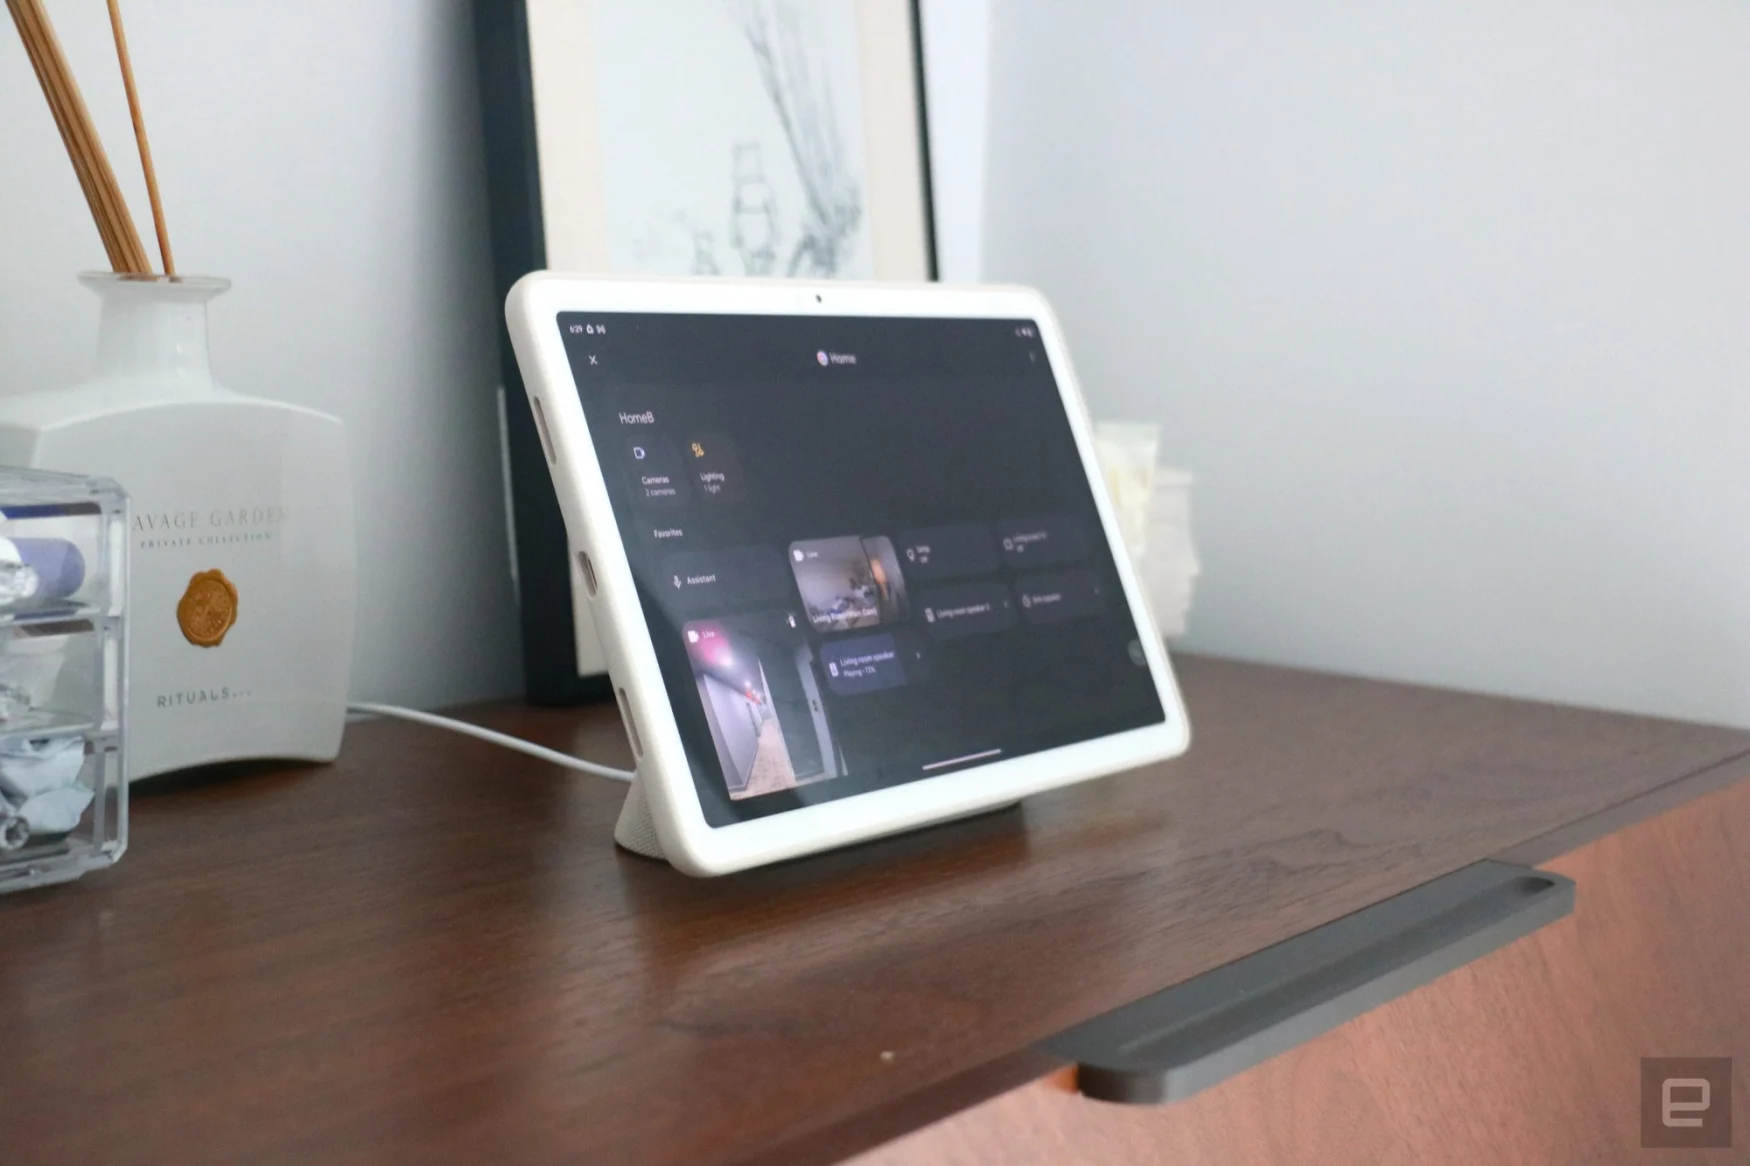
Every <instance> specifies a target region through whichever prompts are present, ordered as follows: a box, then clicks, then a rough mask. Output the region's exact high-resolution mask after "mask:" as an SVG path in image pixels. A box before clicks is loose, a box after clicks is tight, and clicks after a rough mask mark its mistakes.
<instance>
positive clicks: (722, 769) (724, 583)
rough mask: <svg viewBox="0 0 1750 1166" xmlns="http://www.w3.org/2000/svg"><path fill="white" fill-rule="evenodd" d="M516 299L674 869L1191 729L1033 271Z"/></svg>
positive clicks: (1122, 758)
mask: <svg viewBox="0 0 1750 1166" xmlns="http://www.w3.org/2000/svg"><path fill="white" fill-rule="evenodd" d="M506 311H507V316H508V318H509V323H510V333H511V337H512V340H513V342H514V345H515V348H516V353H517V359H518V363H519V365H520V366H521V370H522V374H523V379H524V382H525V384H526V386H527V389H528V393H529V397H530V403H531V406H532V409H533V412H534V415H535V419H536V425H537V428H538V429H539V430H540V433H541V439H542V442H543V446H544V449H545V452H546V454H547V458H548V461H549V464H550V467H551V469H552V474H553V483H554V487H555V490H556V492H557V494H558V498H559V503H560V507H561V509H562V510H563V512H564V515H565V521H566V528H567V532H568V534H569V537H570V540H571V543H572V547H573V550H574V553H575V554H576V555H577V556H578V561H579V567H580V569H581V572H582V574H583V576H584V580H585V584H586V589H587V590H588V593H589V603H590V606H591V609H592V612H593V616H594V619H595V623H596V628H597V631H598V632H599V633H600V636H601V641H602V646H603V649H604V652H605V654H606V656H607V662H608V669H609V673H610V676H611V678H612V681H613V684H614V688H615V694H616V697H617V699H618V700H619V703H620V709H621V712H622V714H623V715H624V717H625V718H626V731H627V735H628V737H629V738H630V740H631V743H632V747H633V750H634V752H635V754H636V757H637V768H638V781H637V788H636V789H635V790H634V794H633V798H632V799H630V800H629V805H631V804H632V803H635V802H641V803H642V804H643V805H645V806H647V807H648V811H647V812H648V815H649V820H650V821H649V826H650V828H653V829H654V834H655V840H656V842H657V844H658V845H659V846H660V851H661V853H662V855H663V856H664V857H666V858H667V859H668V860H669V861H670V862H671V863H673V864H674V865H675V866H676V867H678V868H679V869H681V870H683V871H686V872H687V873H689V874H695V875H709V874H720V873H723V872H727V871H732V870H737V869H740V868H743V867H748V866H753V865H756V864H759V863H764V862H771V861H775V860H778V859H783V858H789V857H792V856H795V855H799V854H803V853H806V852H809V851H813V850H820V849H825V848H828V847H833V846H840V845H843V844H845V843H849V842H855V841H858V840H861V839H866V838H871V837H875V836H877V835H881V834H887V833H891V832H895V831H898V830H903V829H908V828H910V827H914V826H920V825H924V824H927V823H931V822H936V821H941V820H944V819H947V818H951V817H956V816H961V815H965V814H970V813H974V812H977V811H979V810H983V809H988V808H992V807H996V806H1001V805H1005V804H1007V803H1011V802H1014V801H1016V800H1017V799H1019V798H1022V797H1025V796H1027V795H1029V794H1032V793H1037V792H1039V791H1042V790H1046V789H1051V788H1053V787H1057V786H1063V785H1067V784H1069V783H1072V782H1077V781H1084V780H1087V779H1089V778H1094V777H1098V776H1101V775H1103V774H1107V773H1112V772H1115V771H1117V770H1121V769H1126V768H1131V767H1134V766H1139V765H1142V764H1144V763H1147V762H1153V761H1157V760H1160V759H1162V758H1166V757H1170V756H1172V755H1174V754H1176V753H1179V752H1181V751H1183V750H1184V748H1185V747H1186V744H1187V742H1188V739H1189V732H1188V727H1187V723H1186V718H1185V713H1184V710H1183V707H1182V705H1181V703H1180V699H1179V695H1178V691H1177V688H1176V686H1175V683H1174V680H1173V676H1172V672H1171V670H1170V668H1169V665H1168V662H1167V658H1166V653H1165V651H1164V650H1163V647H1162V644H1161V640H1160V637H1159V636H1158V635H1157V634H1156V633H1155V631H1154V629H1153V626H1152V624H1151V622H1150V618H1149V614H1148V610H1147V607H1146V605H1145V604H1144V602H1143V601H1142V599H1141V595H1140V592H1139V590H1138V587H1137V583H1136V580H1135V578H1134V577H1133V574H1132V571H1131V567H1130V563H1129V559H1128V556H1127V555H1125V554H1123V553H1122V552H1121V551H1120V549H1119V548H1120V546H1121V544H1120V543H1119V540H1118V535H1117V528H1116V526H1115V525H1114V521H1113V516H1112V511H1111V506H1110V504H1109V502H1108V500H1107V498H1106V492H1105V489H1104V487H1103V485H1102V484H1101V476H1100V474H1099V472H1098V469H1097V466H1096V463H1095V461H1094V455H1093V446H1092V442H1091V439H1090V435H1089V426H1088V422H1087V418H1086V415H1085V412H1084V409H1083V406H1082V403H1081V397H1080V394H1079V392H1078V391H1077V388H1076V383H1075V377H1074V375H1073V373H1072V372H1071V370H1070V365H1069V360H1068V356H1067V354H1066V352H1065V349H1064V343H1063V338H1062V335H1061V333H1060V331H1059V329H1058V326H1057V323H1056V321H1055V319H1054V318H1053V316H1052V314H1051V310H1050V308H1049V307H1048V306H1047V305H1046V303H1045V301H1044V299H1043V298H1042V297H1040V296H1039V295H1038V293H1036V292H1033V291H1030V290H1026V289H1021V288H1002V287H968V288H952V287H943V286H906V285H877V284H846V283H830V284H819V285H815V284H802V283H796V282H790V281H737V280H727V279H706V280H645V279H623V278H596V277H589V278H586V277H570V276H564V275H558V274H549V273H537V274H534V275H530V276H527V277H525V278H524V279H523V280H522V281H520V282H519V283H518V284H517V285H516V286H515V287H514V288H513V289H512V291H511V293H510V296H509V300H508V303H507V308H506ZM638 812H639V813H640V814H642V813H644V812H645V811H644V810H643V809H639V811H638ZM622 827H625V820H624V818H623V819H622ZM617 836H618V837H620V838H621V839H622V841H625V840H626V839H627V837H628V833H627V831H626V830H625V829H624V828H623V829H622V830H621V831H620V832H619V833H618V835H617ZM639 848H640V849H647V850H649V849H654V848H653V847H639Z"/></svg>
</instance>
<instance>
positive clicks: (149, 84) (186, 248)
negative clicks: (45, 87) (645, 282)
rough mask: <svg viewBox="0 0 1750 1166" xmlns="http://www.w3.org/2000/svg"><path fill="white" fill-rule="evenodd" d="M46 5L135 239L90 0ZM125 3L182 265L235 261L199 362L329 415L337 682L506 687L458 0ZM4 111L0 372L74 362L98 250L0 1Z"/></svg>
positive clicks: (123, 137) (48, 377)
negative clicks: (346, 585)
mask: <svg viewBox="0 0 1750 1166" xmlns="http://www.w3.org/2000/svg"><path fill="white" fill-rule="evenodd" d="M48 10H49V14H50V16H51V18H52V19H53V20H54V22H55V24H56V27H57V29H58V31H59V33H60V36H61V39H62V41H63V43H64V44H65V46H66V48H67V51H68V55H69V57H70V58H71V61H72V64H73V67H74V70H75V73H76V75H77V77H78V78H79V80H80V82H81V84H82V85H83V87H84V90H85V95H86V101H87V103H88V104H89V105H90V106H91V109H92V113H93V115H94V117H95V119H96V121H97V124H98V130H99V132H100V133H101V134H102V136H103V139H104V142H105V143H106V145H107V147H108V150H109V154H110V157H111V161H112V163H113V164H114V166H115V168H116V170H117V172H118V174H119V175H120V176H121V177H122V179H123V181H124V183H125V185H126V186H127V189H128V191H129V193H130V195H131V198H132V204H133V207H134V213H135V217H136V219H137V220H138V222H139V224H140V228H141V231H142V234H143V235H144V236H145V237H146V238H148V239H149V238H150V235H151V228H150V224H149V218H148V212H147V205H146V199H145V194H144V185H143V183H142V182H141V181H140V180H139V179H138V177H137V175H138V171H139V167H138V164H137V161H136V159H135V156H134V154H133V151H132V136H131V133H130V130H129V124H128V120H127V110H126V104H125V99H124V97H123V95H122V91H121V84H120V81H119V80H118V78H117V74H116V66H115V58H114V47H113V45H112V43H111V41H110V39H109V28H108V23H107V20H106V16H105V10H104V6H103V5H102V4H93V3H89V2H85V0H80V2H78V3H75V2H73V0H49V4H48ZM123 10H124V13H125V15H126V17H127V20H128V35H129V41H130V48H131V49H132V54H133V60H134V71H135V75H136V77H137V79H138V82H139V87H140V92H141V98H142V101H143V104H144V106H145V112H146V118H147V125H148V128H149V129H150V131H151V135H152V143H153V150H154V155H155V160H156V162H157V165H158V173H159V182H160V185H161V187H162V190H163V194H164V202H165V207H166V215H167V218H168V220H169V224H170V232H171V242H172V245H173V247H174V248H175V252H176V255H177V261H178V267H179V268H180V269H181V270H183V271H185V272H191V273H209V274H216V275H225V276H229V277H230V278H231V279H232V280H233V281H234V286H233V288H232V290H231V291H230V292H229V293H227V294H226V295H225V296H223V297H222V298H221V299H219V300H218V301H216V302H215V303H214V305H213V308H212V340H213V366H214V372H215V374H216V375H217V376H218V377H219V378H220V380H221V381H222V382H223V383H225V384H227V385H229V386H230V387H232V388H234V389H237V390H239V391H242V392H248V393H254V394H259V395H262V396H268V397H275V398H279V399H282V400H288V401H295V402H298V403H300V404H304V405H309V406H313V407H315V408H318V409H323V410H326V411H328V412H331V413H334V414H337V415H339V416H340V417H342V418H343V419H344V420H345V421H346V424H347V429H348V434H349V438H350V441H351V445H352V462H353V479H354V482H355V483H356V497H357V507H358V532H359V638H358V647H357V652H356V656H355V663H354V669H353V691H354V694H355V695H356V696H357V697H359V698H363V699H374V700H397V701H403V702H410V703H415V704H422V705H433V704H443V703H449V702H453V701H459V700H464V699H469V698H475V697H486V696H497V695H505V694H511V693H515V692H518V691H520V690H521V675H520V672H519V668H518V663H517V661H518V648H517V643H516V629H515V605H514V603H513V600H512V596H511V590H510V583H509V575H508V569H507V566H506V563H507V558H506V555H507V551H506V547H505V530H504V503H503V495H502V491H501V486H500V479H499V473H498V452H497V448H498V447H497V421H496V412H495V407H494V404H493V389H494V386H495V384H496V381H497V361H496V349H495V344H496V341H495V338H494V331H493V329H494V326H495V325H494V321H495V319H496V312H497V311H498V308H497V304H496V302H495V299H494V296H493V292H492V286H491V277H490V268H489V253H488V241H487V236H486V227H485V221H486V198H485V175H484V169H483V163H482V160H481V156H480V126H479V112H478V107H477V105H478V103H477V94H476V90H475V80H474V61H473V41H472V36H471V31H470V24H469V8H468V6H467V5H466V4H465V3H462V2H460V0H441V2H439V0H369V2H367V3H357V2H348V0H300V2H299V3H296V4H272V5H269V4H229V3H214V2H212V0H128V3H126V4H125V5H123ZM0 110H4V111H5V115H6V116H5V117H3V118H0V391H18V390H21V389H27V388H33V387H39V386H43V385H56V384H66V383H71V382H73V381H75V380H77V379H79V378H80V377H81V376H83V375H84V373H85V372H86V370H87V369H88V367H89V361H90V355H91V347H92V341H93V338H94V328H95V324H96V311H95V300H94V298H92V297H91V296H90V294H89V293H88V292H86V291H84V290H83V289H81V288H79V287H78V286H77V285H76V284H75V283H74V281H73V276H74V273H75V272H77V271H79V270H82V269H85V268H93V267H102V266H103V265H104V256H103V250H102V247H101V245H100V243H99V241H98V237H97V233H96V230H95V228H94V227H93V226H92V225H91V218H90V215H89V213H88V212H87V210H86V207H85V203H84V200H83V198H82V196H81V194H80V191H79V186H78V183H77V182H76V180H75V179H74V176H73V170H72V167H71V165H70V164H69V162H68V160H67V156H66V153H65V151H64V150H63V149H62V147H61V143H60V138H59V136H58V135H57V134H56V132H55V128H54V123H53V122H52V121H51V120H50V117H49V112H48V107H47V105H46V104H45V103H44V101H43V98H42V94H41V91H40V90H39V89H38V88H37V83H36V79H35V77H34V76H33V74H32V73H31V69H30V65H29V63H28V61H27V59H26V57H25V55H24V50H23V48H22V46H21V45H20V44H19V41H18V38H17V36H16V34H15V32H14V30H13V28H12V25H11V22H10V21H9V20H0ZM148 249H152V248H151V247H150V244H148Z"/></svg>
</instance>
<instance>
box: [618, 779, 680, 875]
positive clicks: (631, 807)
mask: <svg viewBox="0 0 1750 1166" xmlns="http://www.w3.org/2000/svg"><path fill="white" fill-rule="evenodd" d="M614 841H615V842H618V843H619V844H620V845H621V846H624V847H625V848H626V849H627V850H630V851H631V852H632V853H633V854H642V855H643V856H644V857H646V858H660V859H662V860H663V861H664V862H666V861H668V856H667V855H666V854H664V853H663V852H662V842H661V840H659V839H658V838H657V837H656V823H655V822H653V821H651V820H650V803H649V802H647V801H645V800H644V783H643V781H641V780H640V779H639V778H637V777H633V778H632V785H631V787H630V788H629V789H627V790H626V800H625V801H624V802H623V803H621V805H620V820H619V821H617V822H615V823H614Z"/></svg>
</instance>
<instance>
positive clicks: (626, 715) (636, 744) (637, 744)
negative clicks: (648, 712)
mask: <svg viewBox="0 0 1750 1166" xmlns="http://www.w3.org/2000/svg"><path fill="white" fill-rule="evenodd" d="M614 696H615V697H616V698H617V699H618V700H619V702H620V720H622V721H624V722H625V725H626V739H627V740H628V741H630V742H632V756H634V757H638V758H642V757H643V756H644V742H642V741H640V740H639V739H638V722H637V721H636V720H635V719H633V716H632V702H631V701H629V700H627V699H626V690H625V689H623V688H616V689H614Z"/></svg>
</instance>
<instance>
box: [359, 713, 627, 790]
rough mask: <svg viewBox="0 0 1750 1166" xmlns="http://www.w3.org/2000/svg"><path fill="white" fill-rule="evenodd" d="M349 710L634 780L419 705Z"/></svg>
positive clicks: (621, 771) (599, 774)
mask: <svg viewBox="0 0 1750 1166" xmlns="http://www.w3.org/2000/svg"><path fill="white" fill-rule="evenodd" d="M346 708H347V711H348V712H354V713H369V714H370V715H371V716H375V717H394V718H396V719H398V720H403V721H413V722H414V723H415V724H420V725H430V726H431V727H432V728H434V729H448V730H450V732H452V733H462V734H465V735H466V736H469V737H477V738H479V739H480V740H482V741H490V742H492V744H494V745H502V746H503V747H504V748H506V749H515V750H516V751H517V752H518V753H527V754H528V755H529V756H530V757H539V758H540V759H541V760H542V761H547V762H551V763H552V764H554V765H563V766H564V767H565V768H567V769H576V770H579V771H581V772H583V773H592V774H594V775H595V776H597V777H605V778H608V779H609V780H611V781H631V780H632V778H633V776H634V775H633V774H632V773H630V772H628V771H627V770H624V769H612V768H610V767H608V766H606V765H597V764H596V763H595V762H593V761H584V760H582V759H580V758H577V757H573V756H571V754H569V753H561V752H559V751H558V750H557V749H549V748H547V747H546V746H545V745H537V744H535V743H534V742H533V741H525V740H523V739H522V738H521V737H512V736H511V735H510V734H508V733H495V732H493V731H492V730H491V729H482V728H481V727H480V726H479V725H470V724H469V723H468V722H467V721H457V720H452V719H450V718H449V717H440V716H438V715H437V714H435V713H422V712H420V711H419V710H418V709H404V708H401V707H400V706H399V705H392V704H363V703H360V704H349V705H347V706H346Z"/></svg>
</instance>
